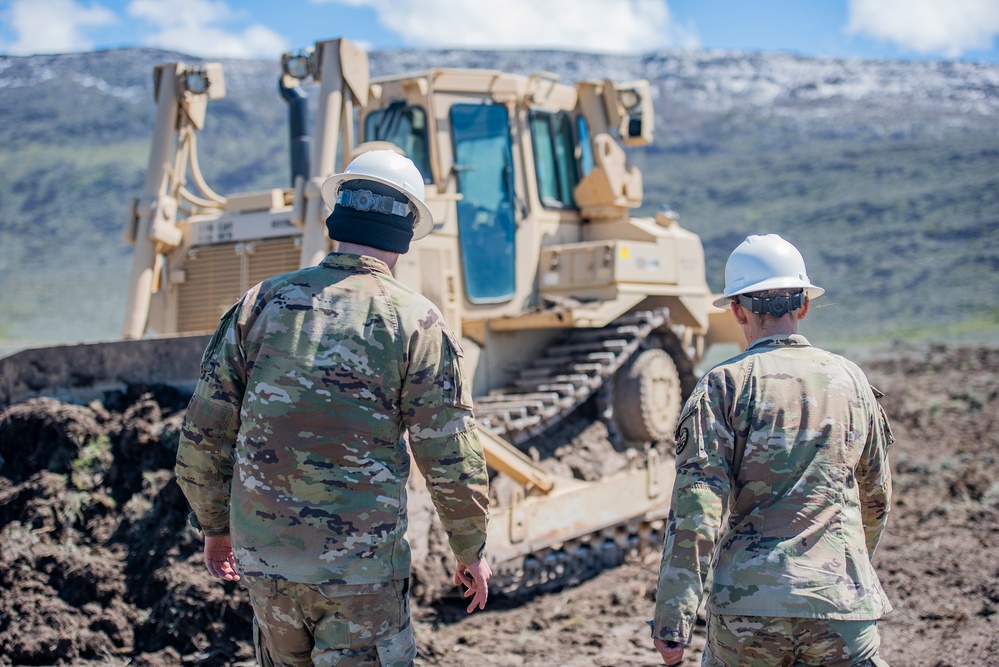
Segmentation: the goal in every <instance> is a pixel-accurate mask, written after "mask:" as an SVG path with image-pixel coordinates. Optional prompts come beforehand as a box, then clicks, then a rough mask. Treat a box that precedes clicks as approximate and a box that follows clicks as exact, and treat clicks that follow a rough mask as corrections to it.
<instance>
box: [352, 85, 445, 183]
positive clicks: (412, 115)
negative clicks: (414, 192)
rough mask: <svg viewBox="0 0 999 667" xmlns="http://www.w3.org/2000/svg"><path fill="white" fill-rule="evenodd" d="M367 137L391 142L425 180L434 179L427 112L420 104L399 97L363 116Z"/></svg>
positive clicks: (367, 139) (369, 139) (368, 139)
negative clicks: (400, 150) (409, 160)
mask: <svg viewBox="0 0 999 667" xmlns="http://www.w3.org/2000/svg"><path fill="white" fill-rule="evenodd" d="M364 140H365V141H390V142H392V143H393V144H395V145H396V146H398V147H399V148H401V149H402V150H403V151H405V153H406V156H407V157H408V158H409V159H411V160H412V161H413V163H414V164H415V165H416V167H417V168H418V169H419V170H420V173H421V174H423V181H424V183H430V182H431V179H432V174H433V172H432V171H431V169H430V151H429V148H428V146H429V142H428V140H427V112H426V111H424V110H423V109H422V108H421V107H416V106H407V105H406V103H405V102H403V101H402V100H397V101H395V102H392V103H391V104H389V105H388V106H387V107H385V108H384V109H379V110H378V111H372V112H371V113H369V114H368V115H367V117H366V118H365V119H364Z"/></svg>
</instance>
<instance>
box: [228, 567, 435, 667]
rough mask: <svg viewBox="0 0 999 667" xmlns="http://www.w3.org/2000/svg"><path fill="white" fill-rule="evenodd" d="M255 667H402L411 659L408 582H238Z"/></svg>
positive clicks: (413, 651)
mask: <svg viewBox="0 0 999 667" xmlns="http://www.w3.org/2000/svg"><path fill="white" fill-rule="evenodd" d="M242 582H243V585H244V586H245V587H246V589H247V591H248V592H249V594H250V604H251V606H252V607H253V617H254V618H253V643H254V645H255V648H256V652H257V662H258V663H259V664H260V665H261V667H312V665H316V667H408V666H409V665H412V664H413V661H414V660H415V659H416V642H415V640H414V638H413V626H412V625H411V623H410V618H409V590H408V588H409V582H408V580H401V581H389V582H385V583H383V584H364V585H339V584H300V583H295V582H290V581H280V580H277V579H268V578H266V577H243V579H242Z"/></svg>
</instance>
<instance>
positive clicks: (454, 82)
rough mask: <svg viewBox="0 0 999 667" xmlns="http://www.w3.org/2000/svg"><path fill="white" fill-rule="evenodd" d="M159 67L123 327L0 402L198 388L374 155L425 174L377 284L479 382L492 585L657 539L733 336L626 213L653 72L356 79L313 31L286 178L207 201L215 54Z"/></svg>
mask: <svg viewBox="0 0 999 667" xmlns="http://www.w3.org/2000/svg"><path fill="white" fill-rule="evenodd" d="M153 80H154V99H155V103H156V116H155V127H154V131H153V139H152V146H151V150H150V157H149V165H148V170H147V172H146V178H145V184H144V187H143V190H142V192H141V194H140V196H138V197H136V198H135V199H134V200H133V201H132V203H131V206H130V209H129V213H128V216H127V221H126V224H125V237H126V239H127V240H128V241H129V242H131V243H132V244H134V254H133V268H132V273H131V277H130V281H129V287H128V297H127V305H126V312H125V318H124V325H123V331H122V340H120V341H113V342H107V343H94V344H87V345H77V346H63V347H60V348H47V349H37V350H26V351H24V352H22V353H19V354H17V355H14V356H12V357H8V358H6V359H3V360H0V404H3V403H11V402H14V401H17V400H20V399H22V398H25V397H27V396H30V395H36V394H40V393H47V394H49V395H55V396H57V397H59V396H64V397H67V398H72V395H73V393H74V392H83V391H91V392H93V391H99V390H101V389H104V388H107V387H109V386H113V385H115V384H116V383H127V382H135V381H140V382H145V383H150V382H162V383H168V384H174V385H177V386H184V385H185V384H186V385H188V386H193V384H194V382H195V381H196V379H197V372H198V368H199V364H198V360H199V358H200V355H201V353H202V351H203V350H204V347H205V345H206V343H207V340H208V334H209V333H210V332H211V331H212V330H214V328H215V326H216V325H217V323H218V319H219V316H220V315H221V314H222V313H223V312H224V311H225V310H226V309H227V308H228V307H229V306H230V305H231V304H232V303H234V302H235V301H236V300H238V299H239V298H240V297H241V296H242V294H243V293H244V292H245V291H246V290H247V289H249V288H250V287H252V286H253V285H254V284H256V283H257V282H259V281H261V280H263V279H265V278H268V277H270V276H273V275H276V274H279V273H284V272H288V271H293V270H297V269H299V268H301V267H306V266H311V265H314V264H317V263H318V262H319V261H320V260H321V259H322V258H323V257H324V256H325V255H326V254H327V253H329V252H331V251H334V250H335V249H336V248H335V246H336V244H335V242H333V241H331V240H330V239H329V238H328V237H327V235H326V229H325V219H326V217H327V216H328V214H329V209H328V208H326V205H325V203H324V202H323V199H322V197H321V192H320V187H321V185H322V183H323V181H324V180H325V179H326V178H328V177H329V176H330V175H332V174H333V173H335V172H336V170H337V166H338V165H341V166H342V165H344V164H346V163H347V162H349V161H350V160H351V159H352V158H353V157H356V156H357V155H359V154H361V153H363V152H364V151H367V150H373V149H385V148H390V149H392V150H396V151H398V152H400V153H402V154H404V155H406V156H408V157H409V158H411V159H412V160H413V162H414V163H415V164H416V165H417V167H418V168H419V169H420V172H421V173H422V175H423V177H424V182H425V186H426V193H427V194H426V204H427V206H428V207H429V209H430V211H431V212H432V214H433V219H434V222H435V226H434V229H433V232H432V233H431V234H430V235H429V236H427V237H426V238H424V239H422V240H420V241H417V242H415V243H414V244H413V248H412V249H411V250H410V252H409V253H407V254H406V255H403V256H402V258H401V259H400V260H399V262H398V264H397V265H396V267H395V269H394V274H395V276H396V278H398V279H399V280H400V281H402V282H403V283H405V284H407V285H409V286H411V287H413V288H414V289H415V290H417V291H419V292H420V293H422V294H423V295H425V296H426V297H427V298H428V299H430V300H431V301H432V302H433V303H434V304H435V305H436V306H437V307H438V308H439V309H440V311H441V313H442V314H443V315H444V318H445V319H446V321H447V323H448V325H449V326H450V327H451V329H452V330H453V331H454V332H455V334H456V335H457V336H459V337H460V341H461V346H462V349H463V351H464V359H465V363H466V367H467V371H468V373H469V375H470V377H471V378H472V379H473V392H472V393H473V399H474V403H475V415H476V420H477V422H478V423H479V425H480V427H481V430H482V433H483V441H484V449H485V455H486V461H487V464H488V466H489V468H490V471H491V476H492V479H491V488H492V494H493V499H492V500H493V506H492V509H491V522H490V528H489V536H488V553H489V557H490V560H491V561H492V562H493V564H494V567H493V569H494V571H495V573H496V575H495V578H494V584H495V587H496V588H497V589H498V590H500V591H505V592H508V593H524V592H530V591H535V590H545V589H550V588H552V587H555V586H562V585H565V584H571V583H573V582H575V581H579V580H581V579H584V578H586V577H587V576H590V575H591V574H593V573H595V572H597V571H599V570H600V569H602V568H605V567H609V566H613V565H615V564H617V563H620V562H621V561H622V560H623V558H625V556H626V555H627V554H629V553H635V552H643V551H645V550H648V549H658V548H659V546H660V544H661V539H662V532H663V529H664V523H665V517H666V515H667V512H668V506H669V497H670V492H671V489H672V479H673V470H672V468H673V465H672V457H671V451H672V450H671V440H672V437H673V436H672V432H673V428H674V426H675V423H676V420H677V418H678V416H679V412H680V409H681V406H682V401H683V400H684V399H685V397H686V395H687V394H689V392H690V391H691V390H692V388H693V385H694V383H695V381H696V377H695V370H694V369H695V367H696V364H697V363H698V362H699V361H700V360H701V358H702V356H703V354H704V352H705V350H706V349H707V347H708V346H710V345H711V344H713V343H715V342H727V341H735V340H737V336H736V333H737V331H736V328H735V324H734V321H732V320H731V316H730V315H729V314H727V313H726V312H723V311H719V310H717V309H714V308H712V306H711V305H710V301H711V298H712V295H711V292H710V290H709V288H708V286H707V283H706V280H705V271H704V253H703V248H702V245H701V242H700V239H699V238H698V236H697V235H696V234H694V233H693V232H691V231H689V230H687V229H684V228H683V227H681V226H680V224H679V222H678V216H677V215H676V213H674V212H673V211H671V210H670V209H668V208H665V207H664V208H662V209H660V210H659V211H658V212H657V213H656V215H655V216H654V217H635V216H633V215H632V212H633V210H634V209H636V208H638V207H640V206H641V205H642V202H643V188H642V176H641V173H640V171H639V170H638V169H637V168H636V167H635V166H634V165H633V164H631V162H630V161H629V160H628V157H627V152H626V149H627V148H629V147H636V146H645V145H648V144H650V143H651V142H652V139H653V134H654V112H653V106H652V95H651V90H650V86H649V84H648V82H646V81H628V82H614V81H611V80H609V79H603V80H590V81H580V82H576V83H572V84H567V83H563V82H560V80H559V77H558V76H556V75H554V74H551V73H546V72H539V73H536V74H532V75H523V74H509V73H504V72H500V71H494V70H484V69H454V68H448V69H443V68H441V69H428V70H426V71H420V72H410V73H404V74H396V75H390V76H382V77H377V78H372V77H371V76H370V67H369V64H368V59H367V54H366V53H365V52H364V51H362V50H361V49H359V48H358V47H357V46H355V45H354V44H353V43H351V42H350V41H348V40H346V39H334V40H328V41H320V42H317V43H315V45H314V46H313V47H311V48H308V49H303V50H298V51H293V52H289V53H286V54H284V55H283V56H282V58H281V75H280V81H279V85H278V88H279V91H280V93H281V95H282V97H283V98H284V99H285V100H286V101H287V103H288V111H289V136H290V143H291V150H290V155H291V178H290V179H289V187H275V188H273V189H270V190H266V191H260V192H249V193H231V194H226V195H223V194H219V193H217V192H215V191H214V190H213V189H212V188H211V187H210V185H209V184H208V182H207V181H206V179H205V177H204V175H203V174H202V172H201V169H200V166H199V160H198V142H197V139H198V133H199V131H200V130H202V129H203V128H204V126H205V123H206V119H207V111H208V108H209V102H211V101H212V100H217V99H220V98H222V97H224V96H225V93H226V90H225V79H224V73H223V68H222V66H221V65H220V64H218V63H198V64H193V65H189V64H185V63H183V62H174V63H169V64H163V65H160V66H157V67H156V68H155V70H154V72H153ZM310 95H313V96H314V97H312V98H310ZM310 109H314V114H315V119H314V122H312V123H310V119H309V116H310ZM579 414H584V415H586V416H585V417H584V421H585V420H590V421H600V422H601V423H602V424H603V425H604V427H605V428H606V433H607V438H606V439H607V441H608V443H609V445H610V450H609V451H612V453H613V454H614V455H615V456H617V457H618V458H619V459H620V462H621V463H620V465H618V466H616V468H615V469H612V470H610V471H609V473H608V474H606V475H603V476H601V477H599V478H598V479H580V478H579V477H578V476H576V475H573V474H566V473H565V472H564V470H563V469H560V468H558V467H554V468H553V467H552V466H546V460H545V459H546V457H547V455H542V452H546V453H548V454H550V453H551V452H553V451H555V450H556V449H558V448H559V447H560V446H562V447H563V449H564V446H568V447H569V448H571V446H572V441H571V437H572V433H573V430H572V429H571V428H566V423H567V420H570V419H571V418H572V415H579ZM566 433H568V434H569V435H566ZM559 438H561V439H562V440H565V442H562V440H559ZM555 440H558V442H554V441H555ZM418 487H419V485H418V484H416V485H415V486H414V485H411V499H410V502H411V522H410V541H411V543H412V545H413V562H414V576H415V578H416V581H417V583H416V585H414V589H413V590H414V593H415V594H416V595H418V596H421V597H424V598H432V597H435V596H437V595H439V594H441V593H442V591H444V589H446V588H447V583H448V582H445V583H444V584H441V583H439V582H438V583H434V581H435V577H434V576H433V573H432V572H433V569H434V568H433V567H432V564H433V561H434V559H435V557H436V556H435V552H434V549H435V547H434V544H435V540H434V538H433V532H434V527H433V525H432V523H433V516H432V515H433V513H432V512H431V511H429V510H428V509H427V507H429V505H428V504H427V503H426V502H425V501H426V499H425V498H423V499H422V500H423V501H424V502H423V505H424V506H423V507H422V508H418V507H417V506H418V505H419V504H420V502H421V498H420V494H419V492H418ZM439 542H440V541H439V540H437V543H438V546H439ZM438 569H440V568H438ZM438 579H439V578H438ZM421 585H422V587H421Z"/></svg>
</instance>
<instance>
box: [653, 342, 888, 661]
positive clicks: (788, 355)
mask: <svg viewBox="0 0 999 667" xmlns="http://www.w3.org/2000/svg"><path fill="white" fill-rule="evenodd" d="M892 441H893V437H892V434H891V429H890V427H889V425H888V420H887V418H886V416H885V414H884V412H883V411H882V409H881V407H880V405H879V404H878V402H877V398H876V394H875V391H874V390H873V388H872V387H871V386H870V385H869V384H868V382H867V379H866V377H865V376H864V373H863V372H862V371H861V370H860V369H859V368H858V367H857V366H856V365H855V364H853V363H852V362H850V361H848V360H846V359H844V358H842V357H840V356H837V355H834V354H831V353H829V352H825V351H823V350H819V349H816V348H814V347H812V346H811V345H809V343H808V341H807V340H806V339H805V338H804V337H803V336H800V335H791V336H771V337H768V338H764V339H762V340H759V341H756V342H755V343H754V344H753V345H752V346H750V347H749V349H747V350H746V351H745V352H744V353H742V354H741V355H739V356H736V357H734V358H732V359H730V360H728V361H726V362H724V363H722V364H719V365H718V366H716V367H714V368H713V369H711V370H710V371H708V373H707V374H706V375H705V376H704V377H703V378H702V379H701V381H700V382H699V383H698V385H697V387H696V388H695V390H694V392H693V394H692V395H691V396H690V398H689V399H688V400H687V403H686V405H685V406H684V409H683V412H682V414H681V416H680V421H679V423H678V426H677V430H676V443H677V444H676V486H675V488H674V490H673V499H672V507H671V509H670V521H669V526H668V528H667V533H666V541H665V545H664V548H663V558H662V564H661V567H660V571H659V587H658V591H657V594H656V610H655V620H654V621H653V637H656V638H659V639H666V640H672V641H679V642H689V641H690V635H691V632H692V630H693V624H694V621H695V618H696V613H697V608H698V605H699V604H700V602H701V598H702V597H703V594H704V588H705V583H706V580H707V578H708V574H709V570H710V572H711V577H712V582H711V588H710V594H709V597H708V609H709V611H710V612H712V613H720V614H733V615H742V616H781V617H793V618H829V619H840V620H871V619H877V618H880V617H881V616H882V615H883V614H885V613H887V612H888V611H890V610H891V605H890V604H889V602H888V599H887V597H886V596H885V593H884V591H883V590H882V588H881V584H880V582H879V581H878V577H877V574H876V573H875V572H874V568H873V567H872V565H871V558H872V557H873V555H874V551H875V549H876V548H877V545H878V541H879V540H880V538H881V532H882V530H883V529H884V526H885V522H886V520H887V514H888V507H889V503H890V500H891V472H890V470H889V467H888V446H889V444H890V443H891V442H892ZM726 517H727V519H726Z"/></svg>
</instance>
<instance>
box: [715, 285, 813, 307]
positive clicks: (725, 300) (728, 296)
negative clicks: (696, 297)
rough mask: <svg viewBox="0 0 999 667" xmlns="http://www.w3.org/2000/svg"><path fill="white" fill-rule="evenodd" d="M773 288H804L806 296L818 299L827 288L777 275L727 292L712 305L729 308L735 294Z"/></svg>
mask: <svg viewBox="0 0 999 667" xmlns="http://www.w3.org/2000/svg"><path fill="white" fill-rule="evenodd" d="M795 283H797V284H795ZM771 289H803V290H805V296H807V297H808V298H809V299H810V300H811V299H817V298H819V297H820V296H822V295H823V294H825V290H824V289H823V288H821V287H818V286H817V285H813V284H812V283H810V282H808V281H805V280H802V281H789V280H788V279H787V278H786V277H777V278H769V279H767V280H763V281H760V282H758V283H754V284H752V285H749V286H748V287H743V288H742V289H738V290H733V291H732V292H726V293H725V294H723V295H722V296H720V297H718V298H717V299H715V300H714V301H712V302H711V305H712V306H714V307H715V308H728V304H729V303H730V302H731V301H732V297H734V296H739V295H740V294H749V293H750V292H762V291H764V290H771Z"/></svg>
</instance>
